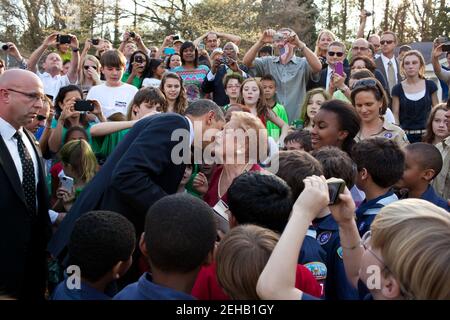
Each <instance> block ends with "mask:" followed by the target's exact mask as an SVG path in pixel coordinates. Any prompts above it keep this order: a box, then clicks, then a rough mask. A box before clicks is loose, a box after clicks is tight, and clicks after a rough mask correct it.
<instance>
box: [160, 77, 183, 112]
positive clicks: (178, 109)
mask: <svg viewBox="0 0 450 320" xmlns="http://www.w3.org/2000/svg"><path fill="white" fill-rule="evenodd" d="M167 79H175V80H178V81H179V82H180V94H179V95H178V97H177V101H176V103H175V108H174V110H173V111H174V112H176V113H179V114H184V112H185V111H186V108H187V106H188V102H187V95H186V88H185V87H184V85H183V79H182V78H181V77H180V76H179V75H178V74H176V73H173V72H166V73H165V74H164V75H163V77H162V79H161V84H160V85H159V89H160V90H161V92H162V93H163V94H164V96H166V94H165V92H164V84H165V83H166V81H167Z"/></svg>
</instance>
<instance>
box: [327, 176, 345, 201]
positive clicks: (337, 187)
mask: <svg viewBox="0 0 450 320" xmlns="http://www.w3.org/2000/svg"><path fill="white" fill-rule="evenodd" d="M327 185H328V194H329V196H330V202H329V203H328V205H333V204H336V203H339V201H340V199H339V195H340V194H341V193H343V192H344V190H345V181H344V180H342V179H338V178H330V179H327Z"/></svg>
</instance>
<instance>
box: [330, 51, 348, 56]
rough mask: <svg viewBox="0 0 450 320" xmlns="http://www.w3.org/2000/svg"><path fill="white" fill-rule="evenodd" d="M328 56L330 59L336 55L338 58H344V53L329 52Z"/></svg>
mask: <svg viewBox="0 0 450 320" xmlns="http://www.w3.org/2000/svg"><path fill="white" fill-rule="evenodd" d="M328 55H329V56H330V57H334V55H336V56H338V57H342V56H343V55H344V53H343V52H334V51H328Z"/></svg>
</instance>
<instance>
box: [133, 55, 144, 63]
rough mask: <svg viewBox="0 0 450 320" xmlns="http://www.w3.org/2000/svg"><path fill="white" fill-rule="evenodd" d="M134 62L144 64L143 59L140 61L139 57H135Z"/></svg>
mask: <svg viewBox="0 0 450 320" xmlns="http://www.w3.org/2000/svg"><path fill="white" fill-rule="evenodd" d="M134 62H137V63H142V62H144V59H142V57H141V56H137V57H134Z"/></svg>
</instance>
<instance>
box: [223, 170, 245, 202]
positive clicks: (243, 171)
mask: <svg viewBox="0 0 450 320" xmlns="http://www.w3.org/2000/svg"><path fill="white" fill-rule="evenodd" d="M249 165H250V163H247V164H246V165H245V167H244V168H243V169H242V171H241V173H240V174H239V175H238V176H240V175H241V174H243V173H244V172H246V171H247V167H248V166H249ZM223 172H224V168H222V171H221V172H220V176H219V184H218V185H217V196H218V197H219V199H222V196H223V195H220V182H221V181H222V174H223Z"/></svg>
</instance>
